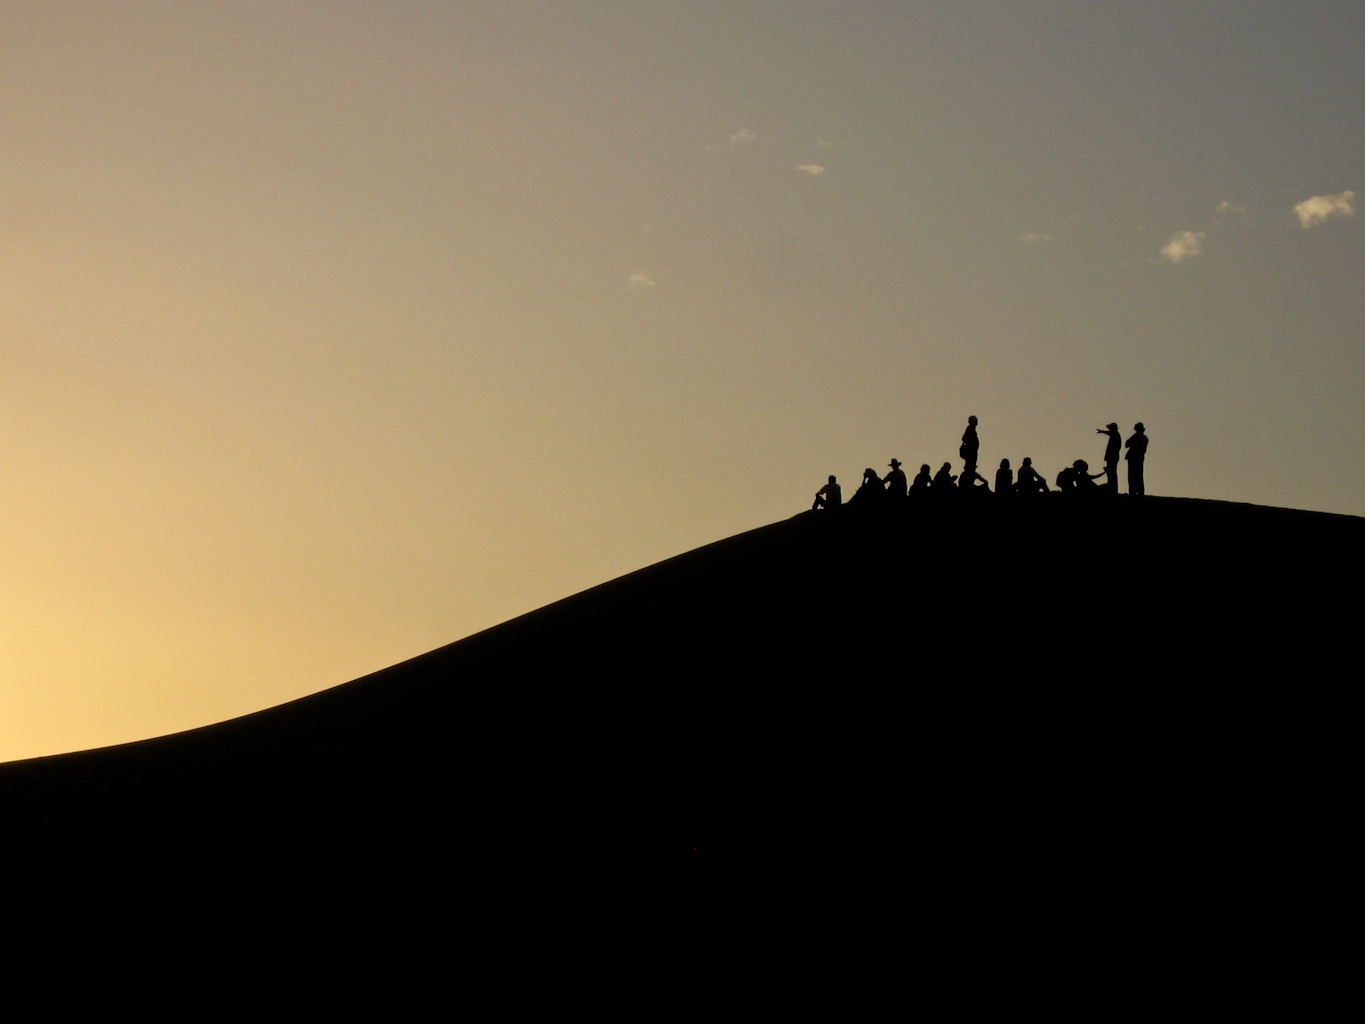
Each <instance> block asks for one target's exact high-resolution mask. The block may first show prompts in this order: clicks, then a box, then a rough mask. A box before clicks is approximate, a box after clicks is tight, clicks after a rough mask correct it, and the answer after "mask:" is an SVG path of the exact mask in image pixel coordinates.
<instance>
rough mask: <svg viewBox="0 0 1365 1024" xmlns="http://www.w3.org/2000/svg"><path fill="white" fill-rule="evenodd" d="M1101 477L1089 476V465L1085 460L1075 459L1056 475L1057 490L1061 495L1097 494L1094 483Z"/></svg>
mask: <svg viewBox="0 0 1365 1024" xmlns="http://www.w3.org/2000/svg"><path fill="white" fill-rule="evenodd" d="M1102 476H1104V474H1103V473H1096V474H1095V475H1094V476H1091V475H1090V463H1088V462H1086V461H1085V459H1077V460H1076V461H1075V462H1073V463H1072V464H1071V465H1069V466H1067V467H1066V469H1064V470H1062V471H1061V472H1060V473H1058V474H1057V489H1058V490H1059V491H1061V492H1062V493H1063V494H1091V495H1093V494H1098V493H1099V488H1098V487H1096V486H1095V481H1096V480H1098V479H1099V478H1100V477H1102Z"/></svg>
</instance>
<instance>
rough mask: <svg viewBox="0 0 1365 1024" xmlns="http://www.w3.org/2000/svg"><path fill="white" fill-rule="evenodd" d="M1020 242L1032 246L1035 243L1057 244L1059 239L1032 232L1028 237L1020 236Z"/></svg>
mask: <svg viewBox="0 0 1365 1024" xmlns="http://www.w3.org/2000/svg"><path fill="white" fill-rule="evenodd" d="M1019 241H1021V242H1024V243H1026V244H1031V243H1033V242H1055V241H1057V239H1055V238H1053V237H1052V236H1051V235H1040V234H1038V232H1036V231H1030V232H1029V233H1028V234H1027V235H1020V236H1019Z"/></svg>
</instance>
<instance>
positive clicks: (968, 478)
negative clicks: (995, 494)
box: [957, 466, 991, 494]
mask: <svg viewBox="0 0 1365 1024" xmlns="http://www.w3.org/2000/svg"><path fill="white" fill-rule="evenodd" d="M957 486H958V489H959V490H963V491H971V492H973V493H979V492H980V491H982V490H984V491H985V492H986V493H987V494H989V493H990V492H991V485H990V483H989V482H988V481H987V480H986V478H985V477H984V476H982V475H981V474H980V473H978V472H977V471H976V467H975V466H963V467H962V475H961V476H960V477H958V478H957Z"/></svg>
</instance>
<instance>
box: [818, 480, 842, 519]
mask: <svg viewBox="0 0 1365 1024" xmlns="http://www.w3.org/2000/svg"><path fill="white" fill-rule="evenodd" d="M843 503H844V491H843V488H841V487H840V486H839V481H838V480H835V479H834V474H832V473H831V474H830V478H829V483H827V484H825V486H824V487H821V488H820V489H819V490H818V491H816V492H815V504H814V505H812V506H811V511H812V512H813V511H815V510H816V509H817V508H838V507H839V506H840V505H842V504H843Z"/></svg>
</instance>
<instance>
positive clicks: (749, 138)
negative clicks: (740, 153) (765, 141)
mask: <svg viewBox="0 0 1365 1024" xmlns="http://www.w3.org/2000/svg"><path fill="white" fill-rule="evenodd" d="M757 141H758V132H756V131H754V130H753V129H752V128H741V129H740V130H739V131H737V132H731V133H730V145H732V146H747V145H748V144H749V143H751V142H757Z"/></svg>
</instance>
